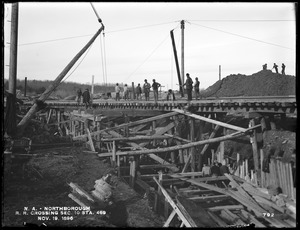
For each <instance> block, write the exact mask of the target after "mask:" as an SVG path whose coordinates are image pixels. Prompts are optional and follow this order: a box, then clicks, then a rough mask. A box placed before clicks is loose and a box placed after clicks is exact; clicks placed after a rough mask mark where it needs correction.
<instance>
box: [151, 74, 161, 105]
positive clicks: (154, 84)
mask: <svg viewBox="0 0 300 230" xmlns="http://www.w3.org/2000/svg"><path fill="white" fill-rule="evenodd" d="M160 86H161V84H159V83H158V82H156V81H155V79H153V83H152V89H153V93H154V101H155V104H156V103H157V101H158V87H160Z"/></svg>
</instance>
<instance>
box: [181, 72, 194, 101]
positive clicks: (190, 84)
mask: <svg viewBox="0 0 300 230" xmlns="http://www.w3.org/2000/svg"><path fill="white" fill-rule="evenodd" d="M186 77H187V78H186V82H185V83H184V84H183V85H185V87H186V91H187V95H188V101H191V100H192V90H193V80H192V78H191V77H190V74H189V73H187V74H186Z"/></svg>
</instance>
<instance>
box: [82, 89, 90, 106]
mask: <svg viewBox="0 0 300 230" xmlns="http://www.w3.org/2000/svg"><path fill="white" fill-rule="evenodd" d="M82 97H83V103H88V102H90V98H91V96H90V92H89V91H88V90H86V91H84V92H83V94H82Z"/></svg>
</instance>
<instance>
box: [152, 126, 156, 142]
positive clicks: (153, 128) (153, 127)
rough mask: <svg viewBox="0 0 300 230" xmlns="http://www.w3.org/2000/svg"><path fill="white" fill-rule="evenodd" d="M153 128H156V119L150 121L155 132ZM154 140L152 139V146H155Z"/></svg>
mask: <svg viewBox="0 0 300 230" xmlns="http://www.w3.org/2000/svg"><path fill="white" fill-rule="evenodd" d="M155 128H156V121H152V130H153V131H154V132H155ZM155 145H156V142H155V140H153V146H154V147H155Z"/></svg>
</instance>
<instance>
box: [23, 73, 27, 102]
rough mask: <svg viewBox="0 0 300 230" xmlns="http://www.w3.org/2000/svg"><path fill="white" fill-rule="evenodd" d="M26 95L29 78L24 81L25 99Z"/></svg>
mask: <svg viewBox="0 0 300 230" xmlns="http://www.w3.org/2000/svg"><path fill="white" fill-rule="evenodd" d="M26 93H27V77H25V81H24V97H26Z"/></svg>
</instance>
